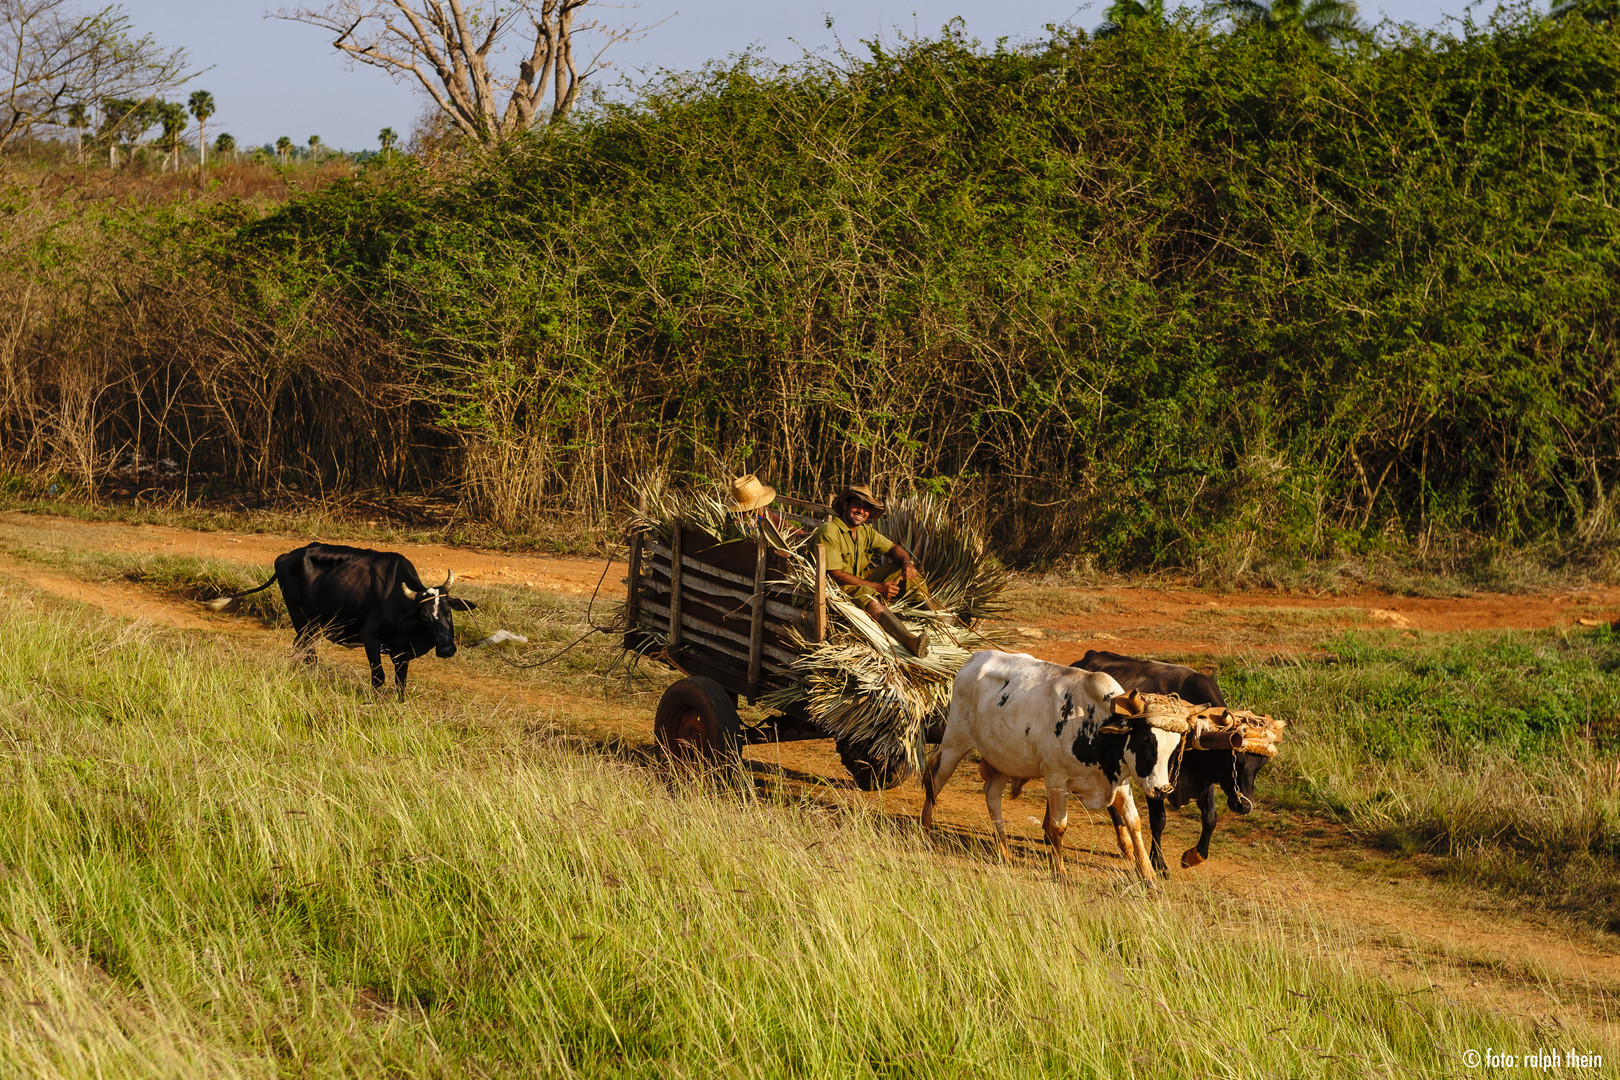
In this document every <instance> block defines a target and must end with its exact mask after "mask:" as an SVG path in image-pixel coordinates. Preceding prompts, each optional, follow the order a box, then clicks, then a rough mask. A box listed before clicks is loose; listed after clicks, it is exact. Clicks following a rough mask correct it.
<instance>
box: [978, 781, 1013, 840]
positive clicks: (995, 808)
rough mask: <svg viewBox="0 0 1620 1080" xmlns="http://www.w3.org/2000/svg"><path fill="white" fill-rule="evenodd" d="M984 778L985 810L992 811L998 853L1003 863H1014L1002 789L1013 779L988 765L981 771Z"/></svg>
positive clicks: (991, 819) (991, 818) (991, 821)
mask: <svg viewBox="0 0 1620 1080" xmlns="http://www.w3.org/2000/svg"><path fill="white" fill-rule="evenodd" d="M980 771H981V772H983V773H984V774H985V776H984V808H985V809H986V810H988V811H990V824H991V826H993V827H994V828H995V830H996V853H997V854H998V855H1000V856H1001V858H1002V861H1003V862H1010V861H1012V852H1010V851H1008V850H1007V825H1006V822H1004V821H1002V820H1001V789H1002V788H1004V787H1006V786H1007V781H1008V780H1010V779H1012V778H1011V777H1009V776H1008V775H1007V774H1006V773H999V772H996V771H995V770H994V769H992V768H991V767H990V765H989V764H988V763H986V764H985V765H984V766H983V767H982V768H981V770H980Z"/></svg>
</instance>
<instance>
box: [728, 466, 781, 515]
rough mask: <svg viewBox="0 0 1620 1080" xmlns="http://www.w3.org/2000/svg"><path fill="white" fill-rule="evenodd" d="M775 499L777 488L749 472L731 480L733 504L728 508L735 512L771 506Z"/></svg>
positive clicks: (740, 512) (739, 512)
mask: <svg viewBox="0 0 1620 1080" xmlns="http://www.w3.org/2000/svg"><path fill="white" fill-rule="evenodd" d="M775 501H776V489H775V488H773V487H771V486H770V485H769V484H767V483H765V482H764V481H762V480H760V478H759V477H757V476H755V475H754V474H753V473H749V474H748V475H747V476H739V477H737V479H735V480H733V481H732V482H731V506H729V507H728V508H727V509H729V510H730V511H731V513H733V514H742V513H746V512H747V511H749V510H758V509H759V508H760V507H762V506H769V505H771V503H773V502H775Z"/></svg>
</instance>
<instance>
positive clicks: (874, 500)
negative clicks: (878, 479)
mask: <svg viewBox="0 0 1620 1080" xmlns="http://www.w3.org/2000/svg"><path fill="white" fill-rule="evenodd" d="M850 496H854V497H855V498H857V499H859V500H861V502H863V503H865V504H866V505H867V506H870V507H871V508H872V510H873V512H874V513H878V514H886V513H888V512H889V508H888V507H887V506H884V505H883V503H882V501H881V500H879V499H878V497H877V496H876V495H874V494H872V489H871V488H869V487H867V486H866V485H865V484H851V485H849V487H847V488H845V489H844V490H842V491H840V492H839V493H838V494H836V495H834V496H833V501H832V508H833V509H834V510H841V509H843V507H844V503H845V502H847V501H848V500H849V498H850Z"/></svg>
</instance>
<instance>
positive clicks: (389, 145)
mask: <svg viewBox="0 0 1620 1080" xmlns="http://www.w3.org/2000/svg"><path fill="white" fill-rule="evenodd" d="M377 141H378V142H379V143H381V144H382V152H383V157H388V156H389V155H390V154H392V153H393V152H394V144H395V143H397V142H399V133H398V132H396V131H395V130H394V129H393V128H391V127H385V128H383V129H382V130H381V131H379V132H377Z"/></svg>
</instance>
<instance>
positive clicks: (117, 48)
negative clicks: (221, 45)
mask: <svg viewBox="0 0 1620 1080" xmlns="http://www.w3.org/2000/svg"><path fill="white" fill-rule="evenodd" d="M185 62H186V55H185V52H184V50H181V49H166V48H164V47H162V46H160V45H158V44H157V42H155V41H154V40H153V39H152V37H151V36H150V35H147V36H144V37H135V36H134V35H133V33H132V31H131V23H130V20H129V18H128V16H126V15H125V14H124V13H123V10H122V9H121V8H119V7H117V6H116V5H109V6H107V7H103V8H101V9H99V10H97V11H94V12H91V13H89V14H81V13H80V12H79V11H78V10H77V8H76V6H75V5H74V0H0V149H3V148H4V147H5V146H6V144H7V143H9V142H11V141H12V140H14V139H19V138H24V137H26V136H27V135H28V134H29V133H30V132H32V131H33V130H34V128H36V127H38V126H40V125H41V124H70V123H71V120H70V119H69V117H68V115H67V112H68V108H69V107H70V106H71V105H73V104H75V103H86V102H93V101H101V100H104V99H106V98H111V97H133V98H141V99H144V98H148V97H150V96H152V95H155V94H157V93H159V92H161V91H163V90H166V89H169V88H170V87H173V86H177V85H179V84H180V83H181V82H183V81H184V80H185V73H184V68H185Z"/></svg>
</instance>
